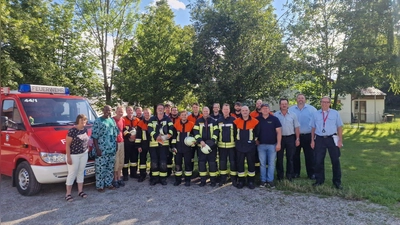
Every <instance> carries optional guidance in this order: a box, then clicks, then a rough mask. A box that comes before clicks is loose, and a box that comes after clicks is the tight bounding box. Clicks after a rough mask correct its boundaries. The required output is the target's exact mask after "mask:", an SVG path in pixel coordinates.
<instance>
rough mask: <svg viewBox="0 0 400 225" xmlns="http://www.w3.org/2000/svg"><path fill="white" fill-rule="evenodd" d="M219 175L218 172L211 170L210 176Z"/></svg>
mask: <svg viewBox="0 0 400 225" xmlns="http://www.w3.org/2000/svg"><path fill="white" fill-rule="evenodd" d="M217 175H218V173H217V172H210V177H216V176H217Z"/></svg>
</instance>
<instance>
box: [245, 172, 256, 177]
mask: <svg viewBox="0 0 400 225" xmlns="http://www.w3.org/2000/svg"><path fill="white" fill-rule="evenodd" d="M255 175H256V172H248V173H247V176H249V177H254V176H255Z"/></svg>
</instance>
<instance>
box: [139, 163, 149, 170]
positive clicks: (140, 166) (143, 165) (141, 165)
mask: <svg viewBox="0 0 400 225" xmlns="http://www.w3.org/2000/svg"><path fill="white" fill-rule="evenodd" d="M146 167H147V166H146V164H140V165H139V169H146Z"/></svg>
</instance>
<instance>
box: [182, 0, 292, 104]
mask: <svg viewBox="0 0 400 225" xmlns="http://www.w3.org/2000/svg"><path fill="white" fill-rule="evenodd" d="M190 7H191V16H192V20H193V21H194V27H195V31H196V41H195V46H194V50H193V51H194V53H193V54H194V56H193V60H192V62H193V71H192V72H193V75H192V76H191V79H192V81H191V82H192V83H193V84H195V85H196V86H195V87H196V88H195V90H194V91H195V93H196V94H197V95H198V96H199V99H200V101H201V102H204V103H206V104H208V105H210V104H212V103H213V102H221V103H223V102H227V103H231V104H232V103H234V102H235V101H241V102H246V101H249V100H250V101H254V100H256V99H258V98H264V99H265V98H267V97H276V96H278V95H279V94H280V93H281V91H282V90H284V89H286V88H287V87H288V82H287V81H288V80H289V79H288V78H289V77H290V74H291V67H290V63H291V60H290V59H289V57H288V54H287V49H286V48H285V47H284V46H283V45H282V42H281V40H282V33H281V32H280V30H279V28H278V27H277V21H276V19H275V17H274V14H273V8H272V5H271V1H270V0H263V1H245V0H240V1H232V0H220V1H213V2H212V3H208V1H204V0H198V1H195V2H194V3H193V4H192V5H191V6H190Z"/></svg>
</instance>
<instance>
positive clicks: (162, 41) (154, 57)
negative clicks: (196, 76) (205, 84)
mask: <svg viewBox="0 0 400 225" xmlns="http://www.w3.org/2000/svg"><path fill="white" fill-rule="evenodd" d="M192 43H193V29H192V27H190V26H186V27H183V28H182V27H180V26H178V25H176V24H175V22H174V15H173V12H172V10H171V9H170V8H169V6H168V4H167V1H158V2H157V3H156V5H155V6H151V7H149V8H148V13H147V14H144V15H143V16H142V21H141V23H140V24H139V25H138V28H137V32H136V35H135V39H133V40H130V41H127V42H126V43H125V44H126V45H127V46H128V47H129V48H130V50H129V52H128V53H127V54H126V55H125V56H123V57H122V59H121V62H120V68H121V73H122V74H121V76H119V78H118V81H117V82H116V87H117V88H116V91H117V92H118V95H119V96H120V97H121V98H122V99H123V100H125V101H128V102H129V103H130V104H139V105H146V106H154V105H156V104H157V103H162V102H165V101H171V102H174V103H180V101H181V100H182V99H183V98H184V96H185V95H186V93H187V92H188V90H190V89H191V87H190V86H189V81H188V78H187V74H188V72H187V71H188V70H189V63H190V57H191V51H192Z"/></svg>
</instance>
